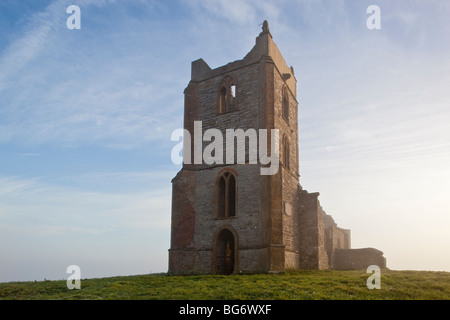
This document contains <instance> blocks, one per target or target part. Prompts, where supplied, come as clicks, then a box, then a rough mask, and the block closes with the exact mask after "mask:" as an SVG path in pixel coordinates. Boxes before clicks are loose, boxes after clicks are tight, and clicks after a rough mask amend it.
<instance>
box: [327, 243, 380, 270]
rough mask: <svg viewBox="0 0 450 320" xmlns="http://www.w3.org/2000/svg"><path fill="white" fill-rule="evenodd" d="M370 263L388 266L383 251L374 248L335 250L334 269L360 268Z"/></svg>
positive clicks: (365, 267)
mask: <svg viewBox="0 0 450 320" xmlns="http://www.w3.org/2000/svg"><path fill="white" fill-rule="evenodd" d="M370 265H376V266H379V267H380V268H386V258H385V257H383V252H382V251H380V250H377V249H374V248H363V249H336V250H335V252H334V269H336V270H359V269H367V267H368V266H370Z"/></svg>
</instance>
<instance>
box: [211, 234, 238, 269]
mask: <svg viewBox="0 0 450 320" xmlns="http://www.w3.org/2000/svg"><path fill="white" fill-rule="evenodd" d="M235 250H236V249H235V239H234V235H233V233H232V232H231V231H230V230H228V229H224V230H222V231H220V233H219V235H218V236H217V239H216V247H215V267H216V270H215V272H216V274H224V275H229V274H232V273H234V267H235V253H236V252H235Z"/></svg>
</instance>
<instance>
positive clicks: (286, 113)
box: [283, 86, 289, 122]
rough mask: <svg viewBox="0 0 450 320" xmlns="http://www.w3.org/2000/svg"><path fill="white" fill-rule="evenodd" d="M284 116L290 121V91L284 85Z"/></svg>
mask: <svg viewBox="0 0 450 320" xmlns="http://www.w3.org/2000/svg"><path fill="white" fill-rule="evenodd" d="M283 118H284V119H285V120H286V121H287V122H289V91H288V90H287V88H286V86H283Z"/></svg>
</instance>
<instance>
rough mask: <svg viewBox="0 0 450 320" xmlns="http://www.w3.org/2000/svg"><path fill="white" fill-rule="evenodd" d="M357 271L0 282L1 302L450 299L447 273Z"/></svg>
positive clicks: (156, 275) (157, 275) (144, 276)
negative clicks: (375, 278)
mask: <svg viewBox="0 0 450 320" xmlns="http://www.w3.org/2000/svg"><path fill="white" fill-rule="evenodd" d="M369 276H370V274H366V273H365V271H364V270H362V271H298V272H287V273H285V274H277V275H275V274H258V275H233V276H217V275H205V276H185V277H180V276H167V275H164V274H155V275H137V276H126V277H113V278H101V279H86V280H82V281H81V290H68V289H67V287H66V281H39V282H10V283H0V300H1V299H27V300H28V299H46V300H47V299H89V300H91V299H92V300H96V299H107V300H112V299H119V300H129V299H133V300H135V299H155V300H157V299H162V300H181V299H183V300H184V299H193V300H228V299H233V300H248V299H252V300H303V299H333V300H341V299H345V300H347V299H396V300H397V299H402V300H403V299H421V300H422V299H446V300H448V299H450V273H449V272H429V271H392V270H382V272H381V289H380V290H377V289H373V290H369V289H368V288H367V286H366V281H367V278H368V277H369Z"/></svg>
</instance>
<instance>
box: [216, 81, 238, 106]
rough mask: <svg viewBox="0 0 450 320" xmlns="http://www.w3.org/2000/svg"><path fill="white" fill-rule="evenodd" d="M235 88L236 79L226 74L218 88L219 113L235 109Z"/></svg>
mask: <svg viewBox="0 0 450 320" xmlns="http://www.w3.org/2000/svg"><path fill="white" fill-rule="evenodd" d="M236 90H237V88H236V80H235V79H234V78H233V77H231V76H226V77H225V78H224V79H223V80H222V84H221V85H220V90H219V113H226V112H230V111H234V110H236V109H237V103H236V94H237V92H236Z"/></svg>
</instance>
